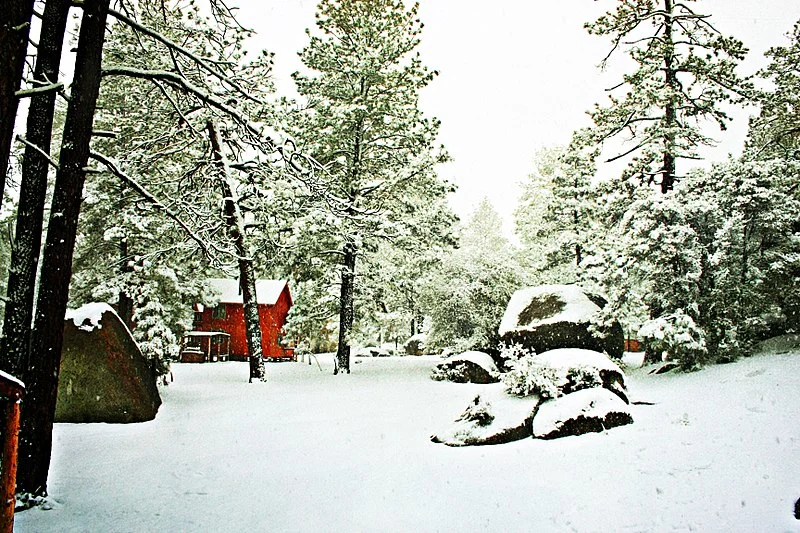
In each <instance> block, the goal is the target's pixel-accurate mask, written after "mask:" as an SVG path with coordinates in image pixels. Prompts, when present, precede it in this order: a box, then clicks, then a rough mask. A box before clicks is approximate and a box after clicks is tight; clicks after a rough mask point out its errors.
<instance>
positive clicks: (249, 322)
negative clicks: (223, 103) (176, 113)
mask: <svg viewBox="0 0 800 533" xmlns="http://www.w3.org/2000/svg"><path fill="white" fill-rule="evenodd" d="M206 128H207V129H208V137H209V139H210V141H211V150H212V152H213V154H214V161H215V164H216V165H217V169H218V171H219V182H220V188H221V192H222V198H223V200H224V203H225V206H224V209H225V221H226V224H227V225H228V234H229V235H230V238H231V242H232V243H233V247H234V250H235V252H236V256H237V257H238V261H239V284H240V288H241V291H242V304H243V306H244V325H245V330H246V331H247V351H248V353H249V354H250V355H249V358H248V360H249V362H250V382H251V383H252V381H253V380H254V379H256V380H259V381H266V376H267V372H266V369H265V368H264V357H263V353H262V352H263V351H262V348H261V321H260V320H259V317H258V300H257V294H256V277H255V272H254V269H253V258H252V257H251V256H250V254H249V253H248V250H247V242H246V241H245V235H244V219H243V217H242V213H241V211H240V210H239V204H238V203H237V202H236V200H235V199H234V196H233V187H232V186H231V183H230V180H229V178H228V175H227V168H226V166H225V158H224V157H223V155H222V148H221V145H220V142H219V138H218V136H217V131H216V129H215V128H214V124H213V123H212V122H210V121H209V122H208V123H207V124H206Z"/></svg>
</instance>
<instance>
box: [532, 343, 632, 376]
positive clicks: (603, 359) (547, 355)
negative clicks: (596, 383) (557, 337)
mask: <svg viewBox="0 0 800 533" xmlns="http://www.w3.org/2000/svg"><path fill="white" fill-rule="evenodd" d="M533 357H534V358H535V359H537V360H538V361H541V362H542V364H545V365H547V366H550V367H553V368H556V369H558V370H560V371H562V372H561V373H562V374H563V375H564V379H566V372H567V371H568V370H569V369H570V368H576V367H580V366H588V367H592V368H596V369H597V370H607V371H609V372H615V373H617V374H619V375H620V376H622V379H623V380H624V379H625V373H624V372H623V371H622V369H621V368H620V367H619V366H618V365H617V364H616V363H615V362H614V361H612V360H611V359H609V358H608V357H607V356H606V355H605V354H602V353H600V352H595V351H593V350H585V349H583V348H557V349H555V350H548V351H546V352H542V353H540V354H536V355H534V356H533ZM623 385H624V383H623Z"/></svg>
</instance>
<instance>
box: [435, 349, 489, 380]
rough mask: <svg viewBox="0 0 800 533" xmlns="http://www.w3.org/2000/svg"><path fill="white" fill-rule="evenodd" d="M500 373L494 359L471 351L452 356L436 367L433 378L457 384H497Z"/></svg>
mask: <svg viewBox="0 0 800 533" xmlns="http://www.w3.org/2000/svg"><path fill="white" fill-rule="evenodd" d="M499 376H500V372H499V370H498V369H497V365H496V364H495V362H494V359H492V357H491V356H490V355H489V354H487V353H484V352H477V351H469V352H464V353H461V354H458V355H451V356H450V357H448V358H447V359H445V360H444V361H442V362H441V363H439V364H438V365H436V367H434V369H433V372H431V378H432V379H434V380H436V381H453V382H455V383H483V384H485V383H497V382H498V381H500V377H499Z"/></svg>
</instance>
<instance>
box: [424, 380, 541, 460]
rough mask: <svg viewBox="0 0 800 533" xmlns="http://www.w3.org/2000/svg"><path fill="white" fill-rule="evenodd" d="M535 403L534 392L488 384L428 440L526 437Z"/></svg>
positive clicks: (480, 441) (483, 441)
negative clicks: (511, 390)
mask: <svg viewBox="0 0 800 533" xmlns="http://www.w3.org/2000/svg"><path fill="white" fill-rule="evenodd" d="M537 405H539V398H538V397H537V396H527V397H525V398H518V397H516V396H509V395H508V394H506V393H505V391H504V389H503V387H502V386H501V385H488V386H487V387H485V388H484V390H483V392H481V393H480V394H478V395H477V396H475V398H474V399H473V400H472V402H470V404H469V406H467V409H466V410H465V411H464V412H463V413H462V414H461V416H459V417H458V419H456V421H455V422H453V424H452V425H451V426H450V427H448V428H446V429H444V430H442V431H440V432H438V433H436V434H434V435H432V436H431V440H432V441H433V442H437V443H442V444H446V445H448V446H481V445H487V444H503V443H506V442H512V441H515V440H520V439H524V438H528V437H530V436H531V420H532V419H533V413H534V412H535V411H536V406H537Z"/></svg>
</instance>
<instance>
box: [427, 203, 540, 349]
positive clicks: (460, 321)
mask: <svg viewBox="0 0 800 533" xmlns="http://www.w3.org/2000/svg"><path fill="white" fill-rule="evenodd" d="M524 281H525V280H524V277H523V275H522V272H521V269H520V268H519V266H518V265H517V263H516V260H515V257H514V253H513V250H512V247H511V244H510V243H509V242H508V240H507V239H506V238H505V237H504V236H503V233H502V224H501V219H500V216H499V215H498V214H497V212H496V211H495V210H494V208H493V207H492V205H491V204H490V203H489V201H488V200H486V199H484V200H482V201H481V203H480V204H478V206H477V207H476V209H475V211H474V212H473V214H472V216H471V217H470V218H469V220H468V221H467V223H466V224H465V225H464V227H463V228H462V235H461V239H460V247H459V248H458V249H456V250H453V251H452V252H444V253H443V257H442V259H441V265H440V266H438V267H437V268H436V269H435V270H432V271H430V272H429V273H428V275H427V276H425V277H424V278H423V282H422V288H421V301H422V305H421V308H422V310H423V312H424V313H425V314H426V315H427V316H428V317H430V322H431V326H430V331H428V345H429V347H432V348H435V349H444V348H450V349H454V350H456V351H463V350H474V349H478V350H484V351H487V350H488V351H490V352H491V351H494V350H496V349H497V347H498V343H499V336H498V334H497V329H498V326H499V325H500V320H501V318H502V316H503V312H504V311H505V308H506V305H507V304H508V300H509V298H510V297H511V294H512V293H513V292H514V291H515V290H517V289H519V288H520V287H521V286H522V285H523V284H524Z"/></svg>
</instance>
